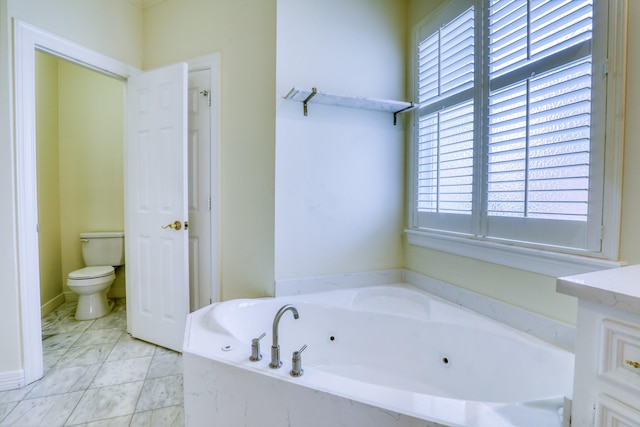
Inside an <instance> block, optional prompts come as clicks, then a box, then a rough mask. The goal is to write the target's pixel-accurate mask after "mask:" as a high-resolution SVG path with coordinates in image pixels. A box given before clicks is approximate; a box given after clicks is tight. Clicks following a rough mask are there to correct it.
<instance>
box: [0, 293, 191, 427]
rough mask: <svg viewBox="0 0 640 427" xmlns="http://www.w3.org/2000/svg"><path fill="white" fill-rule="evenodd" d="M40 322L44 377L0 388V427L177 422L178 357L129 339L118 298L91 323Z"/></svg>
mask: <svg viewBox="0 0 640 427" xmlns="http://www.w3.org/2000/svg"><path fill="white" fill-rule="evenodd" d="M74 313H75V303H64V304H62V305H61V306H60V307H58V308H57V309H56V310H55V311H54V312H52V313H50V314H49V315H47V316H46V317H45V318H43V319H42V347H43V354H44V370H45V374H44V377H43V378H42V379H41V380H39V381H36V382H35V383H33V384H29V385H28V386H26V387H23V388H21V389H18V390H9V391H3V392H0V426H19V427H45V426H46V427H54V426H85V427H107V426H108V427H120V426H153V427H164V426H183V425H184V409H183V390H182V355H181V354H179V353H176V352H173V351H170V350H167V349H164V348H162V347H158V346H155V345H152V344H149V343H146V342H143V341H139V340H136V339H133V338H131V336H130V335H129V334H127V332H126V325H127V319H126V312H125V304H124V300H116V303H115V307H114V309H113V311H112V312H111V313H110V314H109V315H108V316H105V317H102V318H100V319H96V320H87V321H77V320H75V319H74Z"/></svg>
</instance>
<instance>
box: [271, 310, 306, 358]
mask: <svg viewBox="0 0 640 427" xmlns="http://www.w3.org/2000/svg"><path fill="white" fill-rule="evenodd" d="M289 310H291V312H292V313H293V318H294V319H297V318H299V317H300V316H299V315H298V310H296V308H295V307H294V306H293V305H291V304H287V305H283V306H282V307H281V308H280V310H278V312H277V313H276V317H275V318H274V319H273V345H271V363H269V367H270V368H274V369H275V368H279V367H280V366H282V361H280V345H279V344H278V325H279V324H280V318H281V317H282V315H283V314H284V313H285V312H286V311H289Z"/></svg>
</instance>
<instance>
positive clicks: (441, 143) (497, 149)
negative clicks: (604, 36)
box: [413, 0, 604, 251]
mask: <svg viewBox="0 0 640 427" xmlns="http://www.w3.org/2000/svg"><path fill="white" fill-rule="evenodd" d="M454 3H456V2H452V4H454ZM483 6H484V7H485V8H486V9H485V10H486V13H485V14H479V15H478V16H481V15H483V16H486V18H485V19H486V22H485V25H484V26H483V25H480V24H479V23H478V24H474V10H473V8H469V9H467V10H465V11H464V12H458V13H457V15H456V16H455V17H453V18H452V17H451V16H450V14H449V15H447V13H444V12H443V13H441V14H440V15H439V16H440V18H441V19H442V21H441V22H440V23H439V24H438V25H436V26H435V27H436V29H435V30H432V31H431V32H428V31H425V28H434V24H433V22H430V23H429V24H428V25H425V27H424V28H421V29H420V30H419V31H418V34H419V36H418V37H419V39H420V40H418V42H417V48H418V53H417V59H418V64H417V67H418V70H419V76H418V80H417V85H416V86H417V94H416V95H417V99H418V101H419V106H418V110H417V111H418V113H417V118H416V129H417V130H416V138H417V142H416V158H415V162H416V164H415V168H416V174H415V196H414V198H415V204H414V216H413V218H414V220H413V226H414V227H415V228H425V229H431V230H436V231H437V230H440V231H449V232H457V233H464V234H469V235H472V236H475V237H480V238H487V239H499V240H507V241H520V242H525V243H528V244H534V245H538V244H541V245H545V246H549V245H551V246H556V247H567V248H574V249H578V250H588V251H599V250H600V237H601V236H600V224H601V222H602V209H601V208H602V206H601V203H602V200H601V198H602V194H601V188H602V179H603V171H602V167H601V166H602V162H601V161H598V160H597V157H598V156H601V153H602V152H603V148H602V147H603V145H604V137H603V135H601V129H602V128H603V126H602V125H599V126H594V122H596V121H597V120H595V118H594V116H593V111H600V107H598V108H594V103H599V102H603V100H602V98H604V97H602V96H600V97H597V96H596V98H597V99H594V93H597V90H595V89H594V84H593V81H594V75H593V70H594V68H595V67H594V65H593V63H594V60H593V58H594V56H593V53H592V37H593V35H592V33H593V32H592V29H593V5H592V1H590V0H530V1H526V0H487V2H486V4H484V5H483ZM476 13H477V11H476ZM475 20H476V21H478V19H477V18H476V19H475ZM436 21H437V19H436ZM471 33H473V37H472V38H469V37H468V36H469V34H471ZM483 40H486V44H484V45H483V43H481V41H483ZM485 55H486V59H485V60H484V61H479V60H478V61H474V57H475V58H481V57H482V56H485ZM474 64H475V65H474ZM445 76H446V77H445ZM599 120H601V119H599Z"/></svg>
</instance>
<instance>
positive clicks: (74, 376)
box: [26, 364, 100, 399]
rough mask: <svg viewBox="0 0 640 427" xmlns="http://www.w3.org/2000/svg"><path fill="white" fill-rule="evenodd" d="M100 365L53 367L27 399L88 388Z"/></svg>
mask: <svg viewBox="0 0 640 427" xmlns="http://www.w3.org/2000/svg"><path fill="white" fill-rule="evenodd" d="M98 369H100V365H99V364H96V365H87V366H76V367H71V368H63V369H53V370H51V371H49V372H47V374H46V375H45V376H44V378H42V379H41V380H40V381H38V382H37V384H36V385H35V387H34V388H33V390H31V392H30V393H29V394H28V395H27V397H26V398H27V399H33V398H36V397H43V396H51V395H54V394H62V393H69V392H73V391H80V390H86V389H87V388H88V387H89V384H90V383H91V380H92V379H93V377H95V375H96V373H97V372H98Z"/></svg>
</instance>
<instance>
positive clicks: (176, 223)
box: [162, 221, 182, 230]
mask: <svg viewBox="0 0 640 427" xmlns="http://www.w3.org/2000/svg"><path fill="white" fill-rule="evenodd" d="M162 228H163V229H167V228H173V229H174V230H180V229H181V228H182V223H181V222H180V221H174V222H172V223H171V224H167V225H163V226H162Z"/></svg>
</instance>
